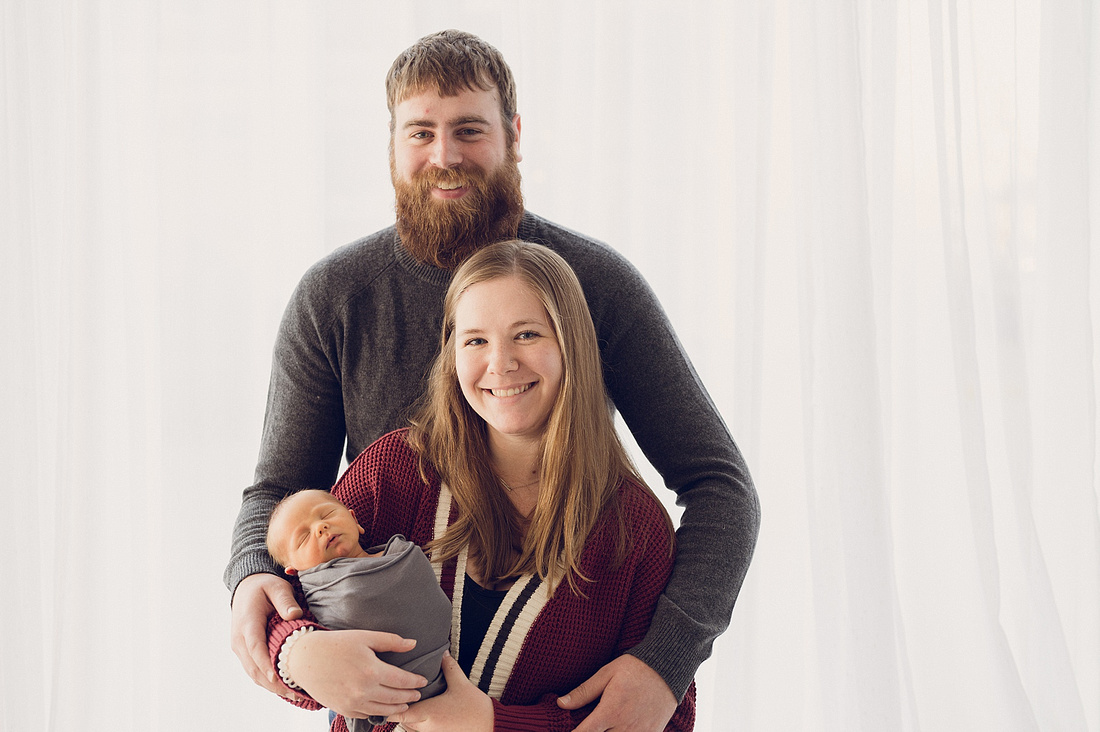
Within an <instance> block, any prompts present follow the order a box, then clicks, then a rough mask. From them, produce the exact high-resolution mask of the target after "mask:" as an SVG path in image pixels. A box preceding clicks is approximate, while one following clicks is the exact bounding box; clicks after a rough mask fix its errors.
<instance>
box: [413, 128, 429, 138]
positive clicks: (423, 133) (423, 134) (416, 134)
mask: <svg viewBox="0 0 1100 732" xmlns="http://www.w3.org/2000/svg"><path fill="white" fill-rule="evenodd" d="M431 136H432V133H431V132H429V131H428V130H420V131H419V132H414V133H413V134H412V137H413V139H414V140H427V139H428V138H430V137H431Z"/></svg>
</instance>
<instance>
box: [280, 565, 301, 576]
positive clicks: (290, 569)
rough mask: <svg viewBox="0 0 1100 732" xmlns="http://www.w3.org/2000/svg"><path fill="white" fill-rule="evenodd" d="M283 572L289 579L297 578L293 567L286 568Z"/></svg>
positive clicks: (296, 572)
mask: <svg viewBox="0 0 1100 732" xmlns="http://www.w3.org/2000/svg"><path fill="white" fill-rule="evenodd" d="M283 571H284V572H286V573H287V574H288V575H290V576H291V577H297V576H298V570H296V569H294V567H287V568H286V569H284V570H283Z"/></svg>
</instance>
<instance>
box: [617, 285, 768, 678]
mask: <svg viewBox="0 0 1100 732" xmlns="http://www.w3.org/2000/svg"><path fill="white" fill-rule="evenodd" d="M631 269H632V268H631ZM633 275H634V276H633V277H628V276H626V275H625V274H624V276H623V277H621V278H619V282H620V283H622V290H621V291H620V292H619V293H618V298H617V299H618V302H617V303H616V305H615V306H614V308H613V309H612V312H609V313H607V315H608V316H613V320H612V322H611V323H610V326H611V327H610V328H609V329H607V331H606V332H602V333H601V337H603V338H606V339H607V341H606V342H607V347H606V351H605V359H606V378H607V383H608V386H609V389H610V391H611V396H612V399H613V400H614V402H615V406H616V408H617V409H618V410H619V412H620V414H621V415H622V417H623V420H624V421H625V422H626V424H627V426H628V427H629V428H630V431H631V432H632V433H633V435H634V438H635V440H636V441H637V443H638V446H639V447H640V448H641V450H642V452H643V453H644V454H645V456H646V458H647V459H648V460H649V462H650V463H651V464H652V465H653V467H654V468H656V469H657V471H658V472H659V473H660V474H661V476H662V477H663V478H664V481H665V484H666V485H667V486H668V487H669V488H671V489H672V490H674V491H676V493H677V500H676V502H677V504H679V505H680V506H683V508H684V512H683V515H682V517H681V519H680V525H679V528H678V529H677V531H676V562H675V564H674V566H673V572H672V576H671V577H670V578H669V581H668V585H667V586H666V587H665V592H664V594H663V595H662V596H661V598H660V600H659V602H658V605H657V610H656V612H655V614H654V616H653V621H652V623H651V625H650V629H649V632H648V633H647V635H646V637H645V639H644V640H643V641H642V642H641V643H639V644H638V645H637V646H635V647H634V648H633V649H631V651H630V653H631V654H632V655H634V656H636V657H637V658H639V659H641V660H642V661H644V662H645V663H646V664H647V665H649V666H650V667H651V668H653V669H654V670H655V671H657V672H658V673H659V674H660V675H661V677H662V678H663V679H664V680H665V682H666V683H667V684H668V685H669V687H670V688H671V689H672V691H673V693H674V694H675V696H676V698H677V699H682V698H683V696H684V693H685V692H686V691H687V687H688V685H689V684H690V683H691V680H692V678H693V677H694V675H695V672H696V670H697V669H698V668H699V666H700V664H702V662H703V661H704V660H706V659H707V658H708V657H709V656H710V653H711V649H712V646H713V643H714V639H715V638H717V637H718V636H719V635H720V634H721V633H722V632H723V631H725V629H726V628H727V627H728V625H729V621H730V617H731V615H732V613H733V606H734V602H735V601H736V599H737V595H738V593H739V592H740V589H741V585H742V583H743V582H744V579H745V574H746V572H747V571H748V567H749V562H750V561H751V559H752V554H753V549H754V547H755V544H756V537H757V533H758V530H759V523H760V507H759V503H758V499H757V494H756V489H755V487H754V486H753V483H752V479H751V477H750V476H749V472H748V468H747V467H746V465H745V462H744V459H743V458H742V456H741V452H740V451H739V450H738V449H737V446H736V444H734V441H733V438H732V437H731V435H730V433H729V431H728V429H727V428H726V426H725V423H724V422H723V420H722V418H721V416H720V415H719V413H718V409H717V408H716V407H715V405H714V403H713V402H712V401H711V399H710V396H709V395H708V394H707V392H706V390H705V388H704V387H703V384H702V382H701V381H700V380H699V377H698V375H697V374H696V373H695V369H694V368H693V367H692V365H691V363H690V361H689V360H688V358H687V355H686V354H685V353H684V351H683V348H682V346H681V345H680V342H679V340H678V339H677V338H676V335H675V333H674V332H673V330H672V326H671V324H670V323H669V322H668V319H667V317H666V316H665V314H664V312H663V310H662V309H661V307H660V305H659V303H658V302H657V300H656V297H655V296H654V294H653V292H652V291H651V290H650V289H649V286H648V285H647V284H646V283H645V282H644V281H643V280H642V279H641V276H640V275H638V274H637V273H636V272H634V273H633Z"/></svg>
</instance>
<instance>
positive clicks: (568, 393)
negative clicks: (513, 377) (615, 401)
mask: <svg viewBox="0 0 1100 732" xmlns="http://www.w3.org/2000/svg"><path fill="white" fill-rule="evenodd" d="M505 277H511V278H515V279H517V280H518V281H519V282H520V283H521V284H522V285H524V286H526V287H527V288H529V289H530V290H531V292H532V293H534V294H535V295H536V296H537V297H538V298H539V300H540V301H541V302H542V304H543V306H544V307H545V308H546V312H547V314H548V316H549V318H550V324H551V327H552V328H553V330H554V335H555V336H556V337H557V341H558V345H559V347H560V349H561V358H562V381H561V388H560V391H559V393H558V398H557V400H556V402H555V403H554V406H553V409H552V411H551V414H550V417H549V420H548V422H547V427H546V432H545V434H544V436H543V439H542V453H541V457H540V461H539V466H538V469H539V478H540V483H541V487H540V490H539V496H538V502H537V504H536V506H535V509H534V511H533V512H532V514H531V516H530V518H529V520H527V521H526V522H525V519H524V518H523V517H522V516H520V515H519V513H518V512H517V511H516V510H515V508H514V507H513V506H512V503H511V502H510V501H509V499H508V497H507V496H506V495H505V492H504V490H503V488H502V484H501V483H500V481H499V479H498V478H497V476H496V475H495V474H494V472H493V469H492V466H491V462H490V458H489V448H488V427H487V425H486V423H485V421H484V420H482V419H481V417H479V416H478V415H477V413H476V412H475V411H474V410H473V408H471V407H470V405H469V404H468V403H467V402H466V399H465V398H464V397H463V395H462V390H461V387H460V386H459V383H458V376H457V372H456V369H455V348H456V346H455V342H454V340H455V339H454V334H455V308H456V307H457V304H458V301H459V299H461V297H462V295H463V294H464V293H465V292H466V290H467V289H469V288H470V287H471V286H473V285H475V284H478V283H480V282H486V281H489V280H495V279H499V278H505ZM409 442H410V444H411V445H412V446H413V448H414V449H415V450H416V451H417V453H418V454H419V455H420V463H421V467H420V470H421V473H422V475H423V477H424V478H425V480H427V470H426V464H430V465H431V466H432V467H433V468H434V469H435V470H436V472H437V473H439V475H440V477H441V478H442V480H443V482H444V483H446V485H447V487H448V488H449V489H450V491H451V493H452V494H453V496H454V500H455V503H456V504H457V506H458V508H459V512H458V519H457V521H456V522H455V523H454V524H452V525H451V526H450V527H449V528H448V529H447V531H446V533H444V535H443V536H442V537H437V539H436V540H435V541H433V542H432V544H431V545H430V549H431V551H432V556H433V559H435V560H437V561H440V560H446V559H449V558H451V557H453V556H456V555H457V554H458V553H459V552H460V551H461V550H462V548H463V547H465V546H469V547H470V550H471V552H476V555H477V556H478V557H479V559H480V560H481V564H482V571H483V573H484V579H485V580H487V581H488V582H492V583H494V584H495V583H497V582H500V581H503V580H508V579H513V578H515V577H518V576H520V575H522V574H526V573H536V574H538V575H539V576H540V577H542V578H543V579H544V580H547V581H548V582H550V585H551V587H556V586H557V584H558V582H560V581H561V580H562V579H566V578H567V579H568V581H569V584H570V586H571V587H572V588H573V589H574V590H575V591H579V590H578V586H577V581H578V580H586V579H587V578H586V577H584V575H583V574H582V573H581V571H580V558H581V553H582V550H583V549H584V544H585V541H586V540H587V539H588V535H589V533H590V532H591V531H592V529H593V527H594V526H595V525H596V522H597V521H598V520H599V518H600V517H601V515H602V514H603V513H604V511H608V510H612V511H615V512H616V514H617V515H618V503H617V499H616V496H617V489H618V486H619V484H620V483H621V482H622V481H623V480H630V481H633V482H635V483H637V484H639V485H640V486H642V487H643V488H645V489H646V490H648V488H647V487H646V486H645V483H644V482H643V481H642V479H641V478H640V477H639V475H638V473H637V471H636V470H635V468H634V466H633V464H632V463H631V460H630V458H629V456H628V455H627V453H626V450H625V449H624V448H623V446H622V443H621V442H620V441H619V437H618V434H617V433H616V431H615V424H614V420H613V416H612V411H611V403H610V400H609V399H608V398H607V393H606V391H605V388H604V382H603V369H602V365H601V361H600V351H599V347H598V345H597V342H596V330H595V328H594V327H593V325H592V316H591V315H590V314H589V312H588V305H587V303H586V301H585V299H584V292H583V290H582V289H581V285H580V282H579V281H578V280H577V276H576V275H575V274H574V273H573V270H572V269H571V268H570V267H569V265H568V264H567V263H566V261H565V260H564V259H562V258H561V257H560V256H559V255H558V254H556V253H555V252H553V251H551V250H550V249H547V248H546V247H544V246H541V245H538V244H532V243H529V242H523V241H518V240H513V241H506V242H500V243H498V244H493V245H491V246H488V247H486V248H484V249H481V250H479V251H478V252H477V253H475V254H474V255H473V256H471V257H470V258H469V259H468V260H466V262H465V263H464V264H462V266H461V267H459V268H458V270H457V271H456V272H455V276H454V279H453V280H452V281H451V285H450V288H449V289H448V290H447V295H446V299H445V300H444V306H443V335H442V347H441V350H440V354H439V356H438V357H437V358H436V361H435V363H434V365H433V367H432V370H431V375H430V377H429V384H428V391H427V394H426V395H425V398H424V401H423V402H422V405H421V408H420V410H419V412H418V413H417V415H416V417H415V418H414V419H413V420H412V429H411V430H410V432H409ZM667 519H668V517H667V515H666V520H667ZM669 527H670V536H671V522H669ZM618 534H619V535H618V549H619V557H620V558H621V557H622V556H623V555H625V553H626V551H627V547H628V546H629V540H630V538H629V536H628V532H627V531H626V529H625V526H624V525H623V522H622V517H621V515H619V516H618Z"/></svg>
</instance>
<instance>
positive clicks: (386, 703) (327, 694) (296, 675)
mask: <svg viewBox="0 0 1100 732" xmlns="http://www.w3.org/2000/svg"><path fill="white" fill-rule="evenodd" d="M415 646H416V641H414V640H409V639H405V638H402V637H401V636H399V635H395V634H393V633H379V632H375V631H372V630H320V631H315V632H313V633H307V634H306V635H305V636H303V637H301V638H299V639H298V640H297V641H296V642H295V643H294V647H293V648H292V649H291V651H290V657H289V658H288V659H287V666H288V671H289V672H290V677H291V678H292V679H294V683H296V684H297V685H298V686H300V687H302V688H303V689H305V690H306V692H308V693H309V695H310V696H312V697H313V698H314V700H316V701H317V702H318V703H320V704H321V705H322V706H325V707H328V708H329V709H331V710H332V711H334V712H336V713H337V714H342V715H344V716H345V717H352V718H354V719H362V718H364V717H367V716H370V715H378V716H380V717H385V716H387V715H390V714H400V713H401V712H403V711H405V710H406V709H408V708H409V703H410V702H414V701H416V700H417V699H419V698H420V692H419V691H418V689H420V687H422V686H424V685H425V684H427V683H428V680H427V679H425V678H424V677H423V676H421V675H419V674H414V673H409V672H408V671H405V670H404V669H400V668H398V667H397V666H392V665H390V664H388V663H386V662H385V661H383V660H381V659H380V658H378V656H377V655H376V652H378V653H381V652H384V651H394V652H399V653H404V652H407V651H411V650H412V649H413V648H414V647H415ZM459 673H461V672H459Z"/></svg>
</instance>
